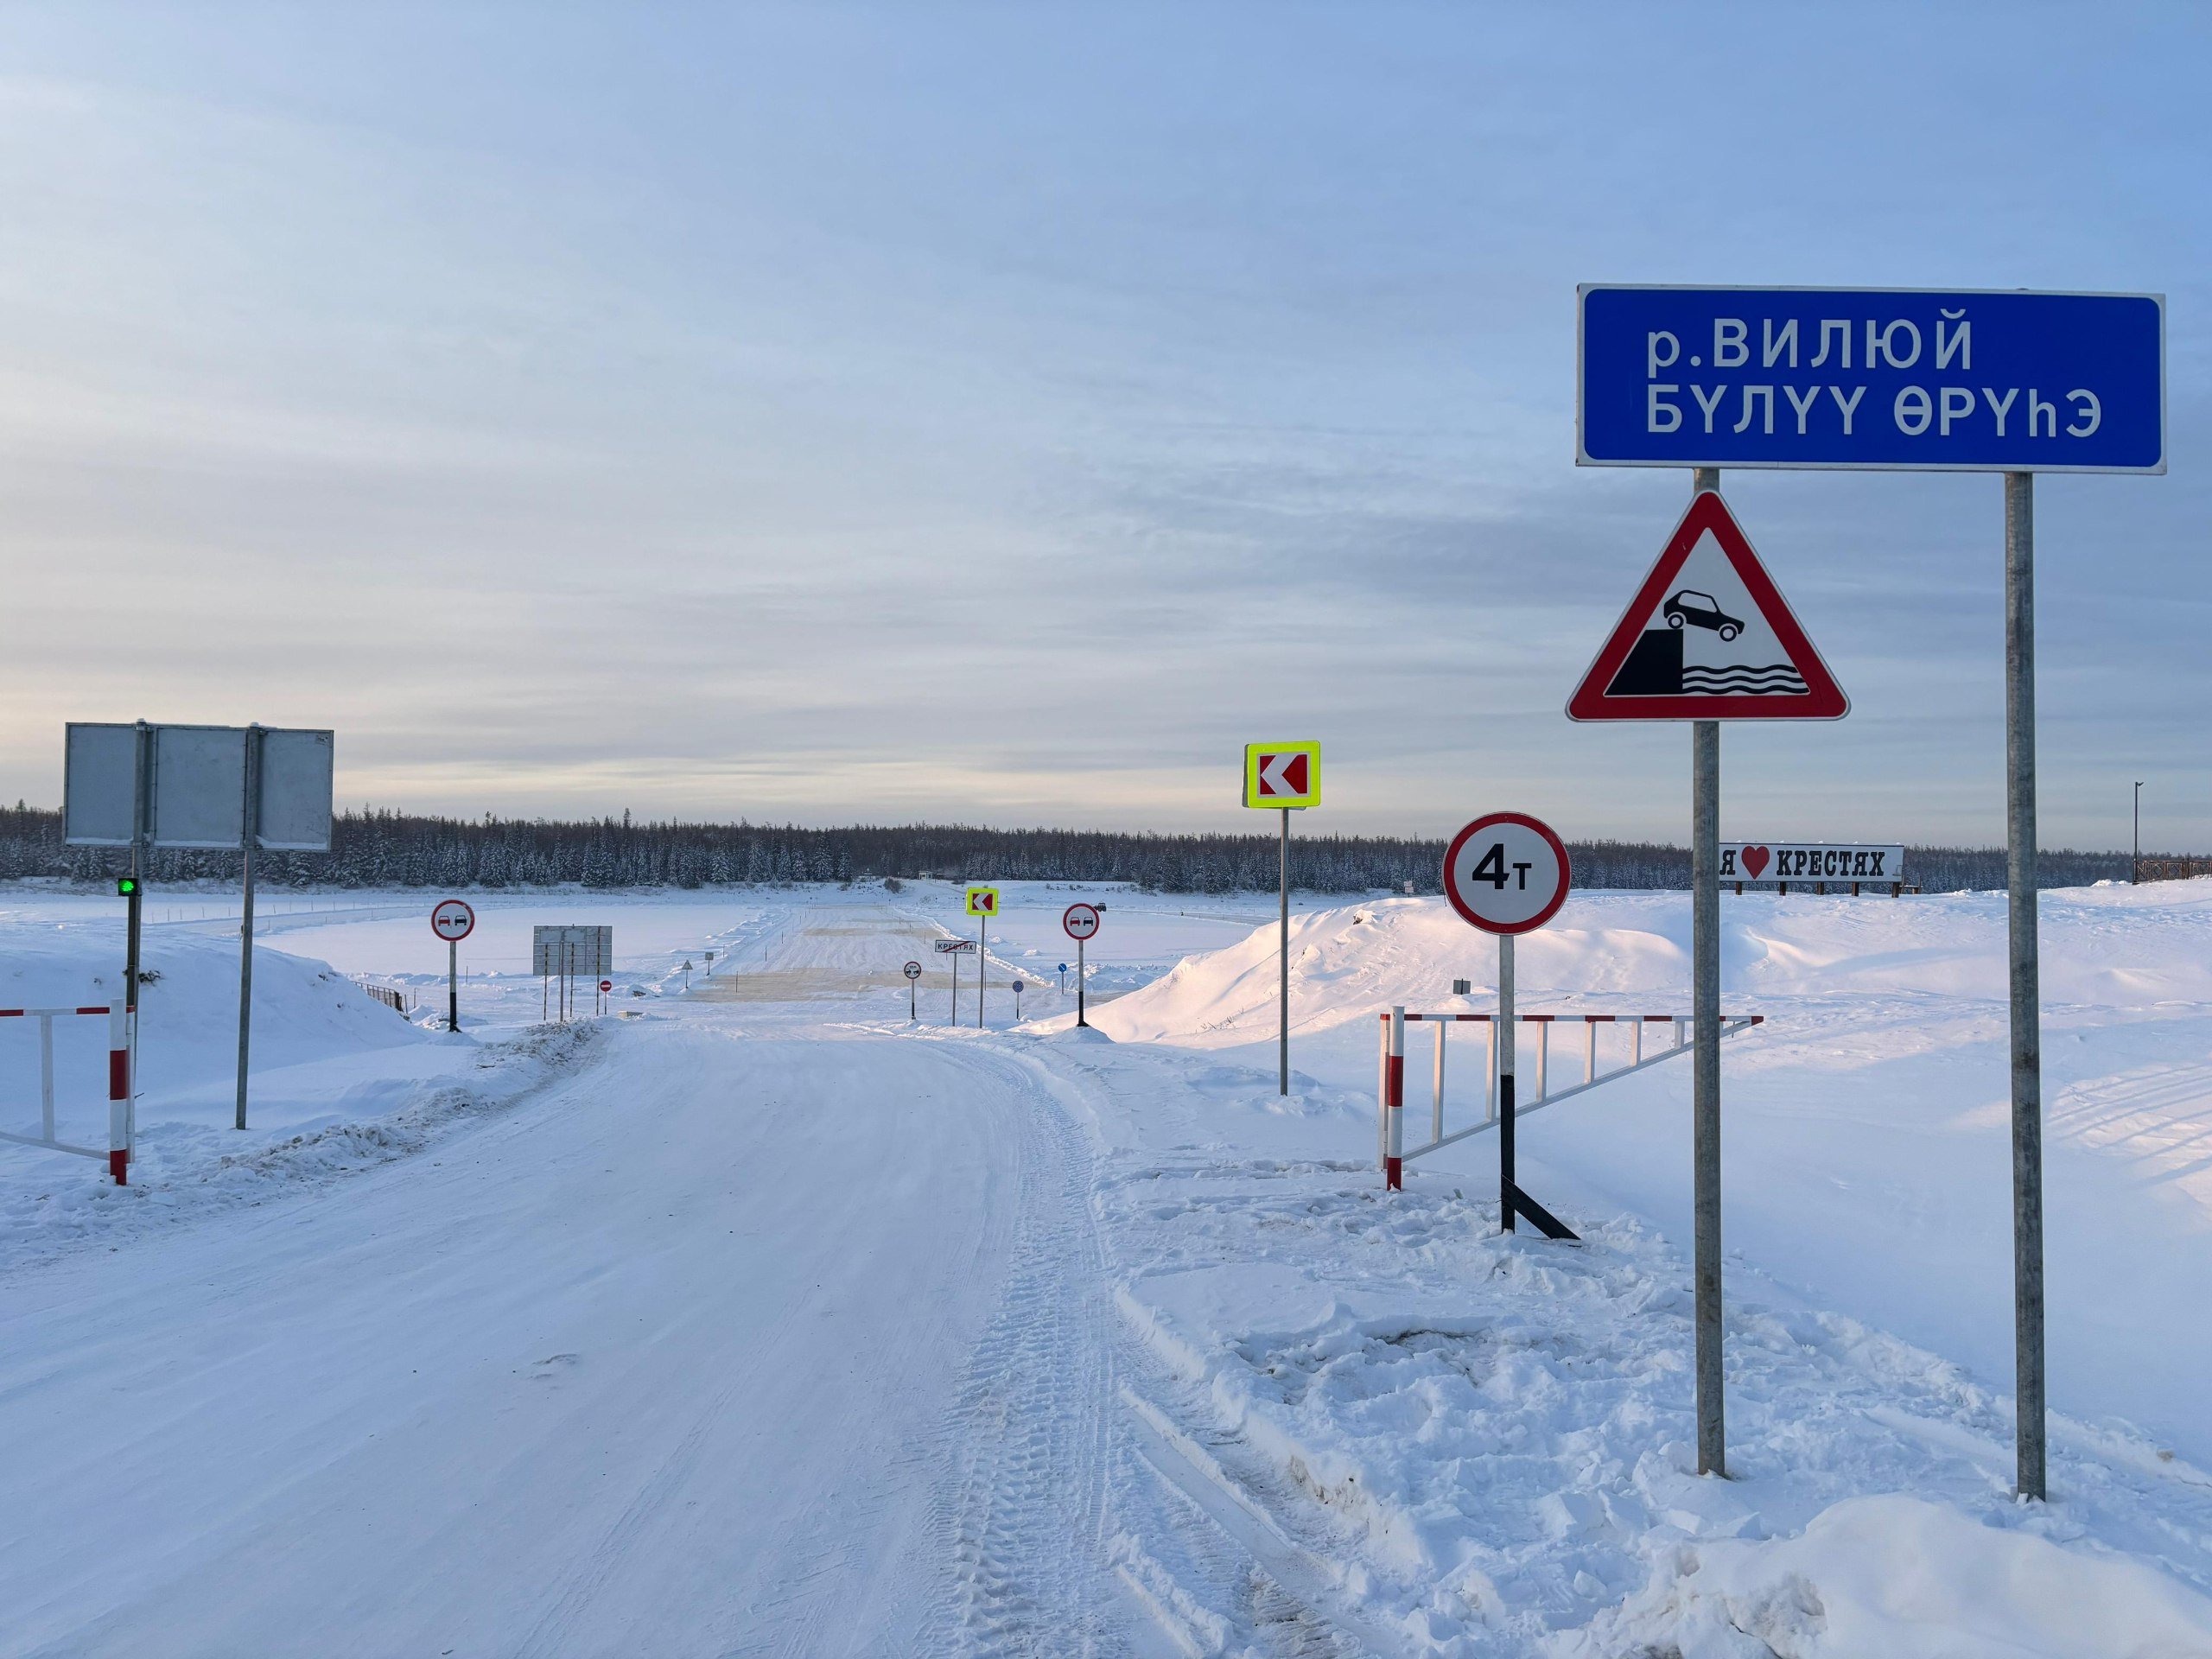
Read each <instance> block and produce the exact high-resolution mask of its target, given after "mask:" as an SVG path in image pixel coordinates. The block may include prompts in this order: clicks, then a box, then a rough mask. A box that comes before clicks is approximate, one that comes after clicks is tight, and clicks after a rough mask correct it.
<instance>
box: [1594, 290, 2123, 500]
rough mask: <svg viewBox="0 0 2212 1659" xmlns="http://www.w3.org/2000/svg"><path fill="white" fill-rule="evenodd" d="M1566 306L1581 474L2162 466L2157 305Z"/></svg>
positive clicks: (1655, 295) (1765, 294) (1694, 302)
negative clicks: (1575, 310)
mask: <svg viewBox="0 0 2212 1659" xmlns="http://www.w3.org/2000/svg"><path fill="white" fill-rule="evenodd" d="M1579 296H1580V317H1581V353H1580V359H1581V361H1580V375H1579V377H1578V382H1577V393H1578V397H1577V420H1576V434H1577V448H1576V451H1575V460H1576V461H1577V462H1578V463H1580V465H1583V466H1586V467H1853V468H1867V469H1875V470H1880V471H1939V472H1941V471H1953V472H2036V473H2163V472H2164V471H2165V470H2166V450H2165V296H2164V295H2160V294H2031V293H2027V292H2024V291H2021V290H2018V289H1999V290H1991V289H1965V290H1952V291H1921V290H1915V289H1869V288H1858V289H1808V288H1777V289H1757V288H1650V287H1628V286H1619V287H1617V286H1613V285H1611V284H1603V283H1586V284H1585V285H1584V286H1583V287H1582V288H1581V289H1580V290H1579Z"/></svg>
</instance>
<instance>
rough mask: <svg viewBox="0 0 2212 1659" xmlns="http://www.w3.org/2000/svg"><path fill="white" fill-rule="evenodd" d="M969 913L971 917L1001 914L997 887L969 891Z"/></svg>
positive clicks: (975, 888) (970, 889) (973, 888)
mask: <svg viewBox="0 0 2212 1659" xmlns="http://www.w3.org/2000/svg"><path fill="white" fill-rule="evenodd" d="M968 913H969V915H970V916H995V915H997V914H998V913H999V890H998V889H997V888H996V887H970V888H969V889H968Z"/></svg>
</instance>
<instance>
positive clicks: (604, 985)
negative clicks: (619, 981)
mask: <svg viewBox="0 0 2212 1659" xmlns="http://www.w3.org/2000/svg"><path fill="white" fill-rule="evenodd" d="M599 988H600V989H601V990H602V991H611V990H613V988H614V982H613V980H611V979H602V980H601V981H600V982H599Z"/></svg>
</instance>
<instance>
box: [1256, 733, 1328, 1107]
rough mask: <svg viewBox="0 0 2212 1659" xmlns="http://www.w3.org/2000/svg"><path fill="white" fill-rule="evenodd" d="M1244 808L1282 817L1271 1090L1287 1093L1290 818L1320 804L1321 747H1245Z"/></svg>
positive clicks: (1314, 744)
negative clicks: (1277, 1006) (1277, 999)
mask: <svg viewBox="0 0 2212 1659" xmlns="http://www.w3.org/2000/svg"><path fill="white" fill-rule="evenodd" d="M1243 804H1245V805H1246V806H1248V807H1254V808H1274V809H1279V810H1281V813H1282V843H1281V852H1280V855H1279V865H1280V871H1281V874H1280V877H1279V883H1280V885H1279V889H1278V893H1277V899H1278V905H1279V910H1278V914H1277V918H1276V941H1277V944H1276V955H1277V957H1278V962H1277V967H1278V969H1279V970H1280V979H1281V983H1280V996H1281V1002H1280V1012H1279V1014H1278V1015H1277V1021H1276V1051H1277V1052H1276V1072H1275V1092H1276V1093H1277V1094H1279V1095H1287V1094H1289V1093H1290V815H1291V814H1292V813H1293V812H1294V811H1299V810H1304V809H1305V808H1306V807H1309V806H1319V804H1321V746H1320V745H1319V743H1247V744H1246V745H1245V746H1244V794H1243Z"/></svg>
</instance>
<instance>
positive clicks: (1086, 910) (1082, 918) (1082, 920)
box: [1060, 905, 1098, 940]
mask: <svg viewBox="0 0 2212 1659" xmlns="http://www.w3.org/2000/svg"><path fill="white" fill-rule="evenodd" d="M1060 925H1061V927H1063V928H1064V929H1065V930H1066V931H1067V936H1068V938H1071V939H1077V940H1082V939H1087V938H1090V937H1091V936H1092V935H1094V934H1096V932H1097V931H1098V909H1097V906H1095V905H1070V906H1068V909H1067V914H1066V915H1065V916H1063V917H1061V918H1060Z"/></svg>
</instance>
